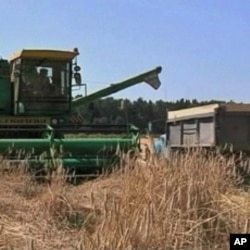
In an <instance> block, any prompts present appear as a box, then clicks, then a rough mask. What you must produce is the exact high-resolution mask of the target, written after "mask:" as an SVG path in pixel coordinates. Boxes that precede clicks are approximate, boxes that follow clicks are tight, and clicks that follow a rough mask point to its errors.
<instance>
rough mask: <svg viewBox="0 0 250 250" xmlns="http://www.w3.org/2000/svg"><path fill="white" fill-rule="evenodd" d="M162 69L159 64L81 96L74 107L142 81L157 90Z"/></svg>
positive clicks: (73, 103) (74, 103)
mask: <svg viewBox="0 0 250 250" xmlns="http://www.w3.org/2000/svg"><path fill="white" fill-rule="evenodd" d="M161 71H162V67H160V66H158V67H156V68H155V69H153V70H150V71H148V72H146V73H143V74H140V75H138V76H135V77H132V78H130V79H128V80H125V81H123V82H120V83H115V84H111V85H110V86H109V87H107V88H104V89H102V90H99V91H97V92H95V93H93V94H90V95H88V96H84V97H80V98H77V99H75V100H73V102H72V107H73V108H74V107H78V106H81V105H83V104H86V103H89V102H91V101H93V100H96V99H99V98H102V97H105V96H108V95H111V94H114V93H116V92H118V91H121V90H123V89H126V88H129V87H131V86H134V85H136V84H139V83H142V82H145V83H147V84H149V85H150V86H151V87H152V88H154V89H155V90H156V89H158V88H159V87H160V86H161V82H160V79H159V77H158V74H160V73H161Z"/></svg>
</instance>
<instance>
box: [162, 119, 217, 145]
mask: <svg viewBox="0 0 250 250" xmlns="http://www.w3.org/2000/svg"><path fill="white" fill-rule="evenodd" d="M215 138H216V136H215V119H214V116H210V117H201V118H197V117H196V118H193V119H188V120H181V121H177V122H167V140H168V144H169V146H170V147H172V148H173V147H175V148H176V147H177V148H178V147H198V146H199V147H213V146H214V145H215V143H216V141H215Z"/></svg>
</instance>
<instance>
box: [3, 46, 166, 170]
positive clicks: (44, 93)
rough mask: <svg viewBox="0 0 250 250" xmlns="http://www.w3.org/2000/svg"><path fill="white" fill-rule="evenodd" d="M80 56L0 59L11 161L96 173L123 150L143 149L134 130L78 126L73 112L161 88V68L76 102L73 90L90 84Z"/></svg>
mask: <svg viewBox="0 0 250 250" xmlns="http://www.w3.org/2000/svg"><path fill="white" fill-rule="evenodd" d="M78 54H79V52H78V50H77V49H74V50H73V51H58V50H22V51H20V52H18V53H16V54H14V55H13V56H12V57H11V58H10V60H9V61H7V60H3V59H1V60H0V98H1V102H0V152H1V154H2V155H3V157H4V159H7V160H8V162H10V163H20V162H22V161H24V162H25V163H26V164H27V165H28V166H29V167H31V168H34V169H36V167H38V166H39V168H40V166H41V168H42V169H45V167H46V168H47V169H55V168H56V167H58V166H59V165H60V166H62V167H63V168H64V169H65V168H66V169H68V170H70V171H73V170H74V171H75V170H79V171H80V172H82V173H86V174H94V173H96V171H100V170H101V169H103V168H107V167H109V166H111V165H112V163H113V162H114V160H115V159H117V158H119V157H117V153H118V151H119V152H125V153H127V152H129V151H131V150H136V149H137V148H138V146H139V129H138V128H136V127H135V126H133V125H131V124H125V125H93V124H74V123H72V122H71V121H72V119H71V118H72V115H73V109H74V108H77V109H78V110H80V109H81V107H82V106H83V105H88V104H89V103H91V102H92V101H94V100H96V99H98V98H102V97H105V96H108V95H110V94H113V93H116V92H118V91H121V90H123V89H126V88H128V87H131V86H134V85H136V84H139V83H142V82H146V83H147V84H149V85H150V86H151V87H152V88H154V89H158V88H159V87H160V85H161V83H160V80H159V78H158V74H159V73H160V72H161V70H162V69H161V67H157V68H155V69H153V70H151V71H148V72H146V73H143V74H141V75H138V76H136V77H133V78H130V79H128V80H125V81H123V82H120V83H117V84H112V85H110V86H109V87H107V88H104V89H102V90H100V91H97V92H95V93H93V94H91V95H87V96H84V97H81V98H77V99H73V98H72V88H73V87H75V86H78V87H82V86H85V84H83V83H82V79H81V74H80V73H79V72H80V67H79V66H78V65H77V61H76V59H77V55H78ZM73 79H75V83H74V84H73V83H72V82H73V81H72V80H73Z"/></svg>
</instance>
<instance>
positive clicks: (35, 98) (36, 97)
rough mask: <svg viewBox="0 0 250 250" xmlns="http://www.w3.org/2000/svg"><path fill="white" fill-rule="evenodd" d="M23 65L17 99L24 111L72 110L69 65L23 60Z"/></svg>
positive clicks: (50, 61) (65, 63) (58, 62)
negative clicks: (70, 105)
mask: <svg viewBox="0 0 250 250" xmlns="http://www.w3.org/2000/svg"><path fill="white" fill-rule="evenodd" d="M21 65H22V67H21V75H20V87H19V98H18V99H19V102H20V103H22V105H24V110H25V111H24V112H36V111H43V110H44V111H45V112H48V113H50V111H51V112H53V111H57V112H60V111H65V112H67V111H68V110H69V108H70V107H69V104H70V95H71V87H70V79H71V77H70V63H68V62H60V61H52V60H49V61H47V60H46V61H44V62H41V61H39V60H22V63H21ZM22 105H21V106H22ZM21 111H22V110H19V112H21Z"/></svg>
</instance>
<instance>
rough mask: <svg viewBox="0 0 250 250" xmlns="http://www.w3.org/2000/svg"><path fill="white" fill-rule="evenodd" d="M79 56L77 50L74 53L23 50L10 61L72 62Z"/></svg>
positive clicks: (50, 50) (16, 53)
mask: <svg viewBox="0 0 250 250" xmlns="http://www.w3.org/2000/svg"><path fill="white" fill-rule="evenodd" d="M78 54H79V53H78V50H77V49H74V50H72V51H66V50H52V49H22V50H20V51H17V52H15V53H13V54H12V56H10V58H9V61H10V62H11V61H14V60H16V59H18V58H30V59H37V58H46V59H57V60H72V59H73V58H74V57H75V56H77V55H78Z"/></svg>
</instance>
